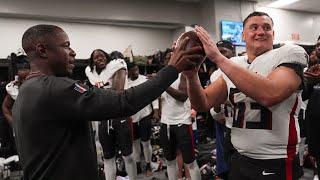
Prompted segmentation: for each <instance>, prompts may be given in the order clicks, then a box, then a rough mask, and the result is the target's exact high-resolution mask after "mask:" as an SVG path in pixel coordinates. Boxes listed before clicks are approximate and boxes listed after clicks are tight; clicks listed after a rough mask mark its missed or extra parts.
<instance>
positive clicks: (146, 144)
mask: <svg viewBox="0 0 320 180" xmlns="http://www.w3.org/2000/svg"><path fill="white" fill-rule="evenodd" d="M141 143H142V146H143V154H144V159H145V160H146V162H147V163H150V162H151V157H152V147H151V143H150V140H148V141H141Z"/></svg>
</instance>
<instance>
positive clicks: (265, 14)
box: [243, 11, 273, 27]
mask: <svg viewBox="0 0 320 180" xmlns="http://www.w3.org/2000/svg"><path fill="white" fill-rule="evenodd" d="M255 16H267V17H268V18H270V19H271V22H272V25H273V19H272V18H271V17H270V16H269V14H267V13H265V12H260V11H254V12H252V13H250V14H249V15H248V16H247V17H246V18H245V19H244V21H243V27H244V26H245V25H246V23H247V22H248V20H249V19H250V18H251V17H255Z"/></svg>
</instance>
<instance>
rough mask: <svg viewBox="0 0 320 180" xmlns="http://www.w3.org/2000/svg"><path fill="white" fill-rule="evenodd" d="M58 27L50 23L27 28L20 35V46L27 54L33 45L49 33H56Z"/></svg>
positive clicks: (32, 48)
mask: <svg viewBox="0 0 320 180" xmlns="http://www.w3.org/2000/svg"><path fill="white" fill-rule="evenodd" d="M57 29H60V30H62V29H61V28H60V27H58V26H55V25H50V24H38V25H35V26H32V27H30V28H29V29H27V30H26V31H25V32H24V34H23V36H22V48H23V50H24V51H25V52H26V53H27V54H28V53H29V52H30V51H32V50H34V45H36V44H37V43H38V42H40V41H43V40H44V39H45V38H46V37H48V36H49V35H53V34H55V33H56V30H57Z"/></svg>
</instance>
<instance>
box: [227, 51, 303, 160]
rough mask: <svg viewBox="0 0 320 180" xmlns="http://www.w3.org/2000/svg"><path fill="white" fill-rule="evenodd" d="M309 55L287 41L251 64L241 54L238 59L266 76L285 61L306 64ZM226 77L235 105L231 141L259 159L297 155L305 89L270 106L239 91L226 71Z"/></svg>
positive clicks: (241, 152) (241, 150)
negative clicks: (302, 94)
mask: <svg viewBox="0 0 320 180" xmlns="http://www.w3.org/2000/svg"><path fill="white" fill-rule="evenodd" d="M233 59H236V58H233ZM307 59H308V56H307V54H306V52H305V51H304V49H303V48H302V47H299V46H296V45H284V46H282V47H280V48H278V49H274V50H271V51H268V52H266V53H264V54H262V55H260V56H258V57H256V59H255V60H254V61H253V62H252V63H251V64H249V63H248V62H247V60H246V59H241V58H240V60H234V62H235V63H237V64H239V65H240V66H242V67H244V68H246V69H248V70H250V71H252V72H255V73H257V74H259V75H261V76H264V77H266V76H268V75H269V74H270V73H271V72H272V71H273V70H274V69H276V68H277V67H278V66H279V65H281V64H283V63H290V64H299V65H301V66H302V67H304V66H306V65H307ZM223 78H224V79H225V81H226V83H227V87H228V101H229V102H230V103H231V104H232V105H233V106H234V107H233V108H234V120H233V126H232V129H231V141H232V144H233V145H234V147H235V148H236V149H237V150H238V152H239V153H240V154H242V155H245V156H248V157H250V158H255V159H277V158H288V157H291V158H292V157H293V156H295V155H296V153H297V149H298V142H299V137H300V136H299V124H298V113H299V110H300V106H301V103H302V99H301V90H297V91H296V92H294V93H293V94H292V95H291V96H289V97H288V98H287V99H285V100H284V101H282V102H281V103H278V104H276V105H274V106H272V107H269V108H266V107H263V106H261V105H259V104H258V103H257V102H256V101H255V100H253V99H252V98H250V97H247V96H246V95H245V94H243V93H241V92H240V91H238V90H237V89H236V87H235V85H234V84H233V83H232V81H231V80H230V79H229V78H228V77H227V76H226V75H225V74H223Z"/></svg>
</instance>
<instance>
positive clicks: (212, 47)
mask: <svg viewBox="0 0 320 180" xmlns="http://www.w3.org/2000/svg"><path fill="white" fill-rule="evenodd" d="M195 30H196V33H197V35H198V37H199V39H200V40H201V42H202V44H203V48H204V50H205V52H206V55H207V57H208V58H209V59H210V60H211V61H213V62H214V61H215V60H216V59H217V58H218V57H219V56H222V54H221V53H220V51H219V49H218V48H217V46H216V43H214V42H213V41H212V39H211V37H210V35H209V33H208V32H207V31H206V30H205V29H204V28H203V27H201V26H196V28H195Z"/></svg>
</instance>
